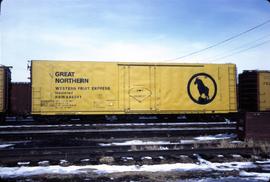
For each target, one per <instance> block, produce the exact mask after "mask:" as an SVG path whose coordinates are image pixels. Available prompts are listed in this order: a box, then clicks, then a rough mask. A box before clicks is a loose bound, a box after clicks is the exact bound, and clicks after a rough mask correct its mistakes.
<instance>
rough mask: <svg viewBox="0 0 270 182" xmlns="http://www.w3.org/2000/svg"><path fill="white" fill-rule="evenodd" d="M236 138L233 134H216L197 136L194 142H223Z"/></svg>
mask: <svg viewBox="0 0 270 182" xmlns="http://www.w3.org/2000/svg"><path fill="white" fill-rule="evenodd" d="M236 137H237V136H236V135H235V134H217V135H207V136H199V137H195V138H194V139H195V140H199V141H206V140H207V141H209V140H225V139H231V138H236Z"/></svg>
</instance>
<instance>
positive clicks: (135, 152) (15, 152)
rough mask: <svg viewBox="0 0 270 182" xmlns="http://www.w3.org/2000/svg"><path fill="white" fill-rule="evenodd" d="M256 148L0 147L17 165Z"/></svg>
mask: <svg viewBox="0 0 270 182" xmlns="http://www.w3.org/2000/svg"><path fill="white" fill-rule="evenodd" d="M255 150H257V149H254V148H217V147H212V148H209V147H208V148H205V147H198V148H192V147H190V146H189V147H182V146H181V145H175V144H172V145H169V144H167V145H137V146H131V145H127V146H98V147H97V146H69V147H42V148H16V149H12V148H9V149H1V150H0V161H1V165H8V166H10V165H17V163H19V162H28V163H29V162H30V163H31V164H32V165H36V164H37V163H38V162H40V161H44V160H45V161H50V163H57V162H59V161H61V160H65V161H68V162H70V163H78V162H81V161H83V160H89V161H94V162H95V163H97V162H98V159H99V158H101V157H104V156H106V157H113V158H121V157H132V158H134V159H139V158H142V157H145V156H147V157H151V158H157V157H160V156H165V157H166V156H173V157H176V156H180V155H188V156H192V155H193V154H199V155H220V154H222V155H231V154H239V155H252V154H253V153H254V151H255Z"/></svg>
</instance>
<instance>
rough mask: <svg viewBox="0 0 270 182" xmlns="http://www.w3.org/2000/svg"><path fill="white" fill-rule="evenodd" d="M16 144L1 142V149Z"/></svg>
mask: <svg viewBox="0 0 270 182" xmlns="http://www.w3.org/2000/svg"><path fill="white" fill-rule="evenodd" d="M10 146H14V144H0V149H2V148H7V147H10Z"/></svg>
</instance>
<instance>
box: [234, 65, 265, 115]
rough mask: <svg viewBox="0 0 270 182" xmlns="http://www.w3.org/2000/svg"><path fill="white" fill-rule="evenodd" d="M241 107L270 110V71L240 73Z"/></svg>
mask: <svg viewBox="0 0 270 182" xmlns="http://www.w3.org/2000/svg"><path fill="white" fill-rule="evenodd" d="M239 109H240V110H241V111H253V112H256V111H270V71H258V70H252V71H243V73H241V74H239Z"/></svg>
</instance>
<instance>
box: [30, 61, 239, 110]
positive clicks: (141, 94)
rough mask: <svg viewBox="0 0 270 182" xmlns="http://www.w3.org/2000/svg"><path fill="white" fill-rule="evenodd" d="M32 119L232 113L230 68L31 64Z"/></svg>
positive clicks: (233, 98) (232, 69) (232, 67)
mask: <svg viewBox="0 0 270 182" xmlns="http://www.w3.org/2000/svg"><path fill="white" fill-rule="evenodd" d="M31 71H32V72H31V80H32V114H34V115H92V114H94V115H102V114H186V113H190V114H196V113H230V112H236V111H237V98H236V66H235V65H234V64H159V63H117V62H83V61H81V62H80V61H32V67H31Z"/></svg>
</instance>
